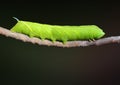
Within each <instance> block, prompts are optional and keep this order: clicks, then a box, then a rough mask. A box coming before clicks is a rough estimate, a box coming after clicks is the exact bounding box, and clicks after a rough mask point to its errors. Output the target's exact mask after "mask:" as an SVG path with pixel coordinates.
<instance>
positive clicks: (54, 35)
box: [10, 19, 105, 43]
mask: <svg viewBox="0 0 120 85" xmlns="http://www.w3.org/2000/svg"><path fill="white" fill-rule="evenodd" d="M16 20H17V23H16V24H15V26H13V27H12V28H11V29H10V30H11V31H12V32H18V33H23V34H26V35H28V36H29V37H37V38H40V39H42V40H44V39H49V40H51V41H53V42H55V41H62V42H63V43H66V42H67V41H74V40H94V39H99V38H101V37H103V36H104V35H105V33H104V32H103V30H102V29H101V28H99V27H98V26H97V25H79V26H69V25H50V24H43V23H37V22H30V21H22V20H18V19H16Z"/></svg>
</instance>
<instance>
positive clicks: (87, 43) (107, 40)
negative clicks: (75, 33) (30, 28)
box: [0, 27, 120, 47]
mask: <svg viewBox="0 0 120 85" xmlns="http://www.w3.org/2000/svg"><path fill="white" fill-rule="evenodd" d="M0 34H1V35H4V36H7V37H12V38H15V39H18V40H21V41H23V42H30V43H33V44H38V45H47V46H57V47H79V46H90V45H96V46H98V45H103V44H109V43H119V42H120V36H113V37H107V38H102V39H99V40H96V41H68V42H67V43H66V44H63V43H62V42H58V41H56V42H55V43H53V42H52V41H49V40H41V39H39V38H30V37H28V36H27V35H24V34H21V33H13V32H11V31H10V30H8V29H5V28H3V27H0Z"/></svg>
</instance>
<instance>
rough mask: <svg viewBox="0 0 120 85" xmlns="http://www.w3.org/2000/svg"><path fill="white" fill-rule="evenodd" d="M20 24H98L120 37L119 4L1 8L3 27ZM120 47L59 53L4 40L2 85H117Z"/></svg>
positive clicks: (0, 54)
mask: <svg viewBox="0 0 120 85" xmlns="http://www.w3.org/2000/svg"><path fill="white" fill-rule="evenodd" d="M12 17H17V18H18V19H20V20H28V21H35V22H40V23H48V24H58V25H66V24H67V25H83V24H84V25H85V24H96V25H98V26H99V27H101V29H103V30H104V32H105V33H106V35H105V36H104V37H108V36H117V35H120V6H119V4H116V3H105V4H103V3H99V2H98V3H76V4H75V3H59V4H56V3H31V4H30V3H19V4H18V3H6V4H5V3H1V4H0V26H2V27H5V28H7V29H11V27H12V26H14V25H15V23H16V20H14V19H13V18H12ZM119 52H120V45H119V44H108V45H102V46H89V47H76V48H58V47H47V46H38V45H33V44H31V43H24V42H22V41H19V40H15V39H13V38H8V37H5V36H2V35H0V71H1V72H0V75H1V76H0V77H1V83H2V84H1V85H10V84H12V85H13V84H15V85H18V84H20V85H46V84H49V85H51V84H52V85H53V84H54V85H76V84H77V83H79V85H80V84H81V85H85V84H87V85H92V84H94V83H95V84H96V85H116V84H118V83H119V81H120V58H119V57H120V53H119Z"/></svg>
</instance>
